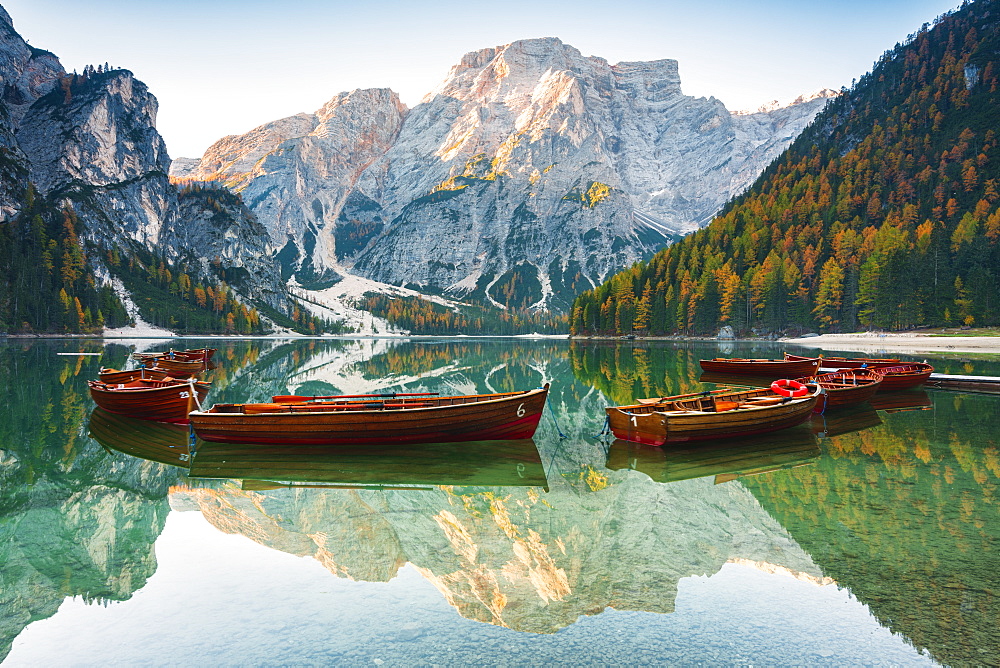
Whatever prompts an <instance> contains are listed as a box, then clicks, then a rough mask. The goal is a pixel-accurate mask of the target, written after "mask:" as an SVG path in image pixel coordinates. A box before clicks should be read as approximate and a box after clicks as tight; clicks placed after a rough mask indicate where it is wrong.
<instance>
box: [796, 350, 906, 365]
mask: <svg viewBox="0 0 1000 668" xmlns="http://www.w3.org/2000/svg"><path fill="white" fill-rule="evenodd" d="M785 359H786V360H790V361H793V362H794V361H798V360H807V359H812V358H811V357H801V356H800V355H790V354H788V353H785ZM897 364H903V361H902V360H900V359H897V358H894V357H885V358H879V357H853V358H849V357H821V358H820V366H822V367H824V368H829V369H862V368H865V369H868V368H871V367H875V366H895V365H897Z"/></svg>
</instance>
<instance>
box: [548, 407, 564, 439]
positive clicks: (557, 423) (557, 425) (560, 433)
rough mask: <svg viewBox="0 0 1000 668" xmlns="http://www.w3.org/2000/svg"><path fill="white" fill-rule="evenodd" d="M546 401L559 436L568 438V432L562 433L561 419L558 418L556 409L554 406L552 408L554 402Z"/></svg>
mask: <svg viewBox="0 0 1000 668" xmlns="http://www.w3.org/2000/svg"><path fill="white" fill-rule="evenodd" d="M545 403H547V404H548V405H549V415H551V416H552V424H554V425H555V426H556V431H557V432H558V433H559V438H566V434H564V433H562V429H560V428H559V421H558V420H556V411H555V409H554V408H552V402H551V401H546V402H545Z"/></svg>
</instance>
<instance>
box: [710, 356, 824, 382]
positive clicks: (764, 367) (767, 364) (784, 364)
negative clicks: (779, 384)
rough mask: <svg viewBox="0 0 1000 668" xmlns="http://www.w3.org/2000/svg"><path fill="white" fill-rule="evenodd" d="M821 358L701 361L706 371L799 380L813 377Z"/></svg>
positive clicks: (719, 358)
mask: <svg viewBox="0 0 1000 668" xmlns="http://www.w3.org/2000/svg"><path fill="white" fill-rule="evenodd" d="M819 362H820V360H819V358H816V357H804V358H802V359H798V360H784V359H781V360H766V359H740V358H723V357H716V358H715V359H710V360H701V361H700V364H701V368H702V370H704V371H711V372H714V373H726V374H738V375H741V376H742V375H747V376H767V377H768V378H799V377H801V376H812V375H813V374H815V373H816V372H817V371H818V370H819Z"/></svg>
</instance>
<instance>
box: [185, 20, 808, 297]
mask: <svg viewBox="0 0 1000 668" xmlns="http://www.w3.org/2000/svg"><path fill="white" fill-rule="evenodd" d="M823 102H824V100H819V101H817V100H808V101H807V100H806V99H805V98H803V100H802V101H801V103H799V104H798V105H797V106H795V107H794V108H792V110H791V111H789V110H788V108H785V109H783V110H782V111H780V112H775V115H774V116H773V117H772V115H769V114H767V113H765V114H763V115H753V116H750V117H747V118H746V119H745V120H741V119H740V118H739V117H736V116H733V115H732V114H731V113H730V112H729V111H728V110H727V109H726V107H725V105H724V104H723V103H722V102H720V101H719V100H716V99H715V98H710V99H705V98H694V97H689V96H685V95H684V94H683V93H682V91H681V81H680V75H679V72H678V64H677V61H676V60H672V59H662V60H656V61H651V62H621V63H618V64H616V65H610V64H609V63H608V61H607V60H605V59H603V58H600V57H594V56H590V57H585V56H583V55H582V54H581V53H580V51H579V50H578V49H576V48H574V47H573V46H570V45H568V44H565V43H563V42H562V41H561V40H559V39H558V38H555V37H542V38H536V39H525V40H519V41H516V42H511V43H509V44H505V45H500V46H495V47H490V48H485V49H480V50H478V51H473V52H470V53H467V54H465V55H464V56H463V57H462V58H461V59H460V60H459V62H458V63H457V64H456V65H455V66H453V67H452V68H451V70H450V71H449V73H448V75H447V77H446V78H445V79H444V80H443V81H442V83H441V84H440V85H439V86H438V87H437V88H435V89H434V90H433V91H432V92H431V93H429V94H428V95H427V96H426V97H425V98H424V101H423V102H422V103H421V104H418V105H417V106H415V107H414V108H413V109H411V110H406V109H405V107H403V106H402V105H401V104H400V103H399V101H398V98H397V97H396V96H395V94H394V93H392V92H391V91H386V90H384V89H374V90H368V91H352V92H351V93H342V94H340V95H338V96H335V97H334V98H333V99H331V100H330V102H328V103H327V104H326V105H324V107H323V108H321V109H320V110H318V111H317V112H316V113H315V114H313V115H311V116H308V115H300V116H297V117H292V118H290V119H284V120H282V121H276V122H275V123H272V124H265V125H264V126H261V127H260V128H257V129H255V130H254V131H251V132H250V133H247V134H246V135H241V136H237V137H227V138H225V139H223V140H220V142H218V143H217V144H216V145H214V146H213V147H212V148H210V149H209V151H208V152H206V154H205V156H204V157H203V158H202V161H201V165H200V167H199V168H198V169H197V170H195V174H196V175H200V176H201V177H204V178H225V179H227V183H229V184H230V185H231V186H232V187H236V188H241V189H243V190H242V193H243V196H244V199H245V200H246V201H247V203H248V205H249V206H250V208H251V209H252V210H253V211H254V213H256V214H257V216H258V217H259V219H260V221H261V222H262V223H264V225H265V226H266V227H267V228H268V230H269V232H270V235H271V239H272V242H273V243H274V244H275V245H276V246H277V247H280V248H281V252H279V254H278V257H279V259H280V260H281V261H282V263H283V265H284V266H285V269H286V271H291V272H293V273H296V275H297V276H298V278H299V280H300V282H304V283H316V282H317V281H316V277H317V276H322V277H329V276H331V274H333V273H343V272H345V271H349V272H353V273H359V274H361V275H362V276H364V277H365V278H368V279H374V280H376V281H381V282H383V283H389V284H394V285H408V286H410V287H415V288H418V289H421V290H425V291H427V292H432V293H455V294H459V295H465V296H469V297H471V298H474V299H481V300H483V301H485V302H488V303H492V304H496V305H499V306H502V307H509V306H533V307H543V306H548V307H555V308H560V307H565V306H567V305H568V303H569V301H568V300H569V298H570V297H571V296H572V295H574V294H576V293H577V292H579V290H580V289H582V288H585V287H587V286H588V285H591V284H594V283H596V282H599V281H600V280H603V278H604V277H606V276H608V275H610V273H613V272H614V271H616V270H617V269H616V268H621V267H624V266H628V265H629V264H631V263H633V262H635V261H637V260H641V259H643V258H644V257H648V256H649V255H650V254H651V253H652V252H653V251H655V250H656V249H658V248H660V247H662V246H663V245H664V244H666V243H669V241H670V240H671V238H672V235H673V234H674V233H677V232H686V231H689V230H692V229H695V228H697V227H698V226H700V225H702V224H704V223H706V222H708V220H709V219H710V218H711V217H712V215H714V214H715V212H716V211H718V209H719V207H720V206H721V205H722V204H723V203H724V202H725V201H726V200H727V199H729V198H730V197H731V196H733V195H735V194H737V193H738V192H740V191H741V190H742V189H743V188H745V187H746V186H747V185H748V184H749V183H750V182H752V181H753V179H754V178H756V176H757V174H759V173H760V170H761V169H763V168H764V167H765V166H766V165H767V164H768V163H770V162H771V160H773V159H774V157H775V156H776V155H777V154H778V153H779V152H780V151H781V150H782V149H783V148H784V147H785V146H787V144H788V142H790V141H791V140H792V139H793V138H794V136H795V135H796V134H797V133H798V132H799V131H800V130H801V129H802V128H803V127H805V125H806V124H807V123H808V122H809V121H810V120H811V119H812V116H813V115H814V114H815V113H816V112H817V111H818V110H819V108H820V107H821V106H822V104H823Z"/></svg>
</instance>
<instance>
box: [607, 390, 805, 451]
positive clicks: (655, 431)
mask: <svg viewBox="0 0 1000 668" xmlns="http://www.w3.org/2000/svg"><path fill="white" fill-rule="evenodd" d="M810 388H811V392H810V394H808V395H806V396H804V397H800V398H794V399H785V400H784V401H783V402H782V403H779V404H775V405H772V406H766V407H752V408H743V407H740V408H739V409H736V410H724V411H712V410H711V409H710V408H708V407H706V408H708V409H707V410H670V406H668V405H662V404H661V405H659V406H657V405H652V406H651V405H647V404H639V405H636V406H615V407H610V408H608V409H606V410H607V414H608V422H609V426H610V428H611V432H612V433H613V434H614V435H615V436H616V437H617V438H620V439H623V440H626V441H634V442H636V443H645V444H646V445H667V444H672V443H689V442H692V441H706V440H712V439H720V438H738V437H742V436H752V435H754V434H764V433H767V432H771V431H777V430H779V429H787V428H788V427H794V426H795V425H798V424H802V423H803V422H805V421H806V420H808V419H809V416H810V415H811V414H812V412H813V410H814V409H815V407H816V402H817V400H818V398H819V397H820V396H821V393H822V390H821V389H820V388H819V387H818V386H816V385H812V386H810ZM774 396H775V395H774V393H773V392H771V391H770V390H768V389H764V390H750V391H747V392H739V393H733V394H726V395H716V396H714V397H712V400H714V401H721V402H741V401H746V400H752V399H755V398H762V397H774ZM679 403H681V404H683V403H685V402H679Z"/></svg>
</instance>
